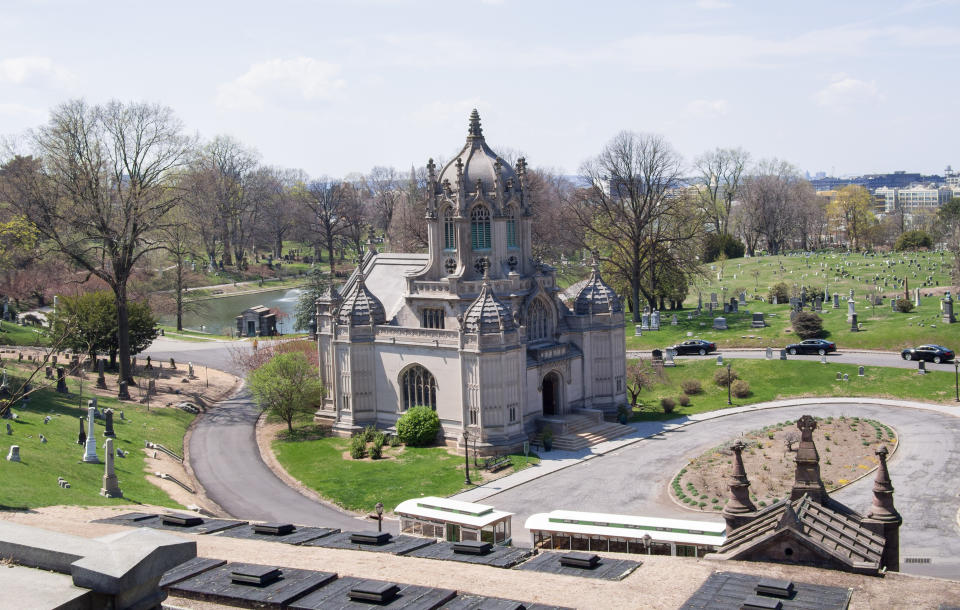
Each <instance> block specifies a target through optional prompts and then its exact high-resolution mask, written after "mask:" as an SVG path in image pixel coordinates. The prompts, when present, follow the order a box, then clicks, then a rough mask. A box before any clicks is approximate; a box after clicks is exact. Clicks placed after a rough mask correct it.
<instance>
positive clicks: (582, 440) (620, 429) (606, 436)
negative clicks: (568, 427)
mask: <svg viewBox="0 0 960 610" xmlns="http://www.w3.org/2000/svg"><path fill="white" fill-rule="evenodd" d="M632 431H633V428H631V427H630V426H624V425H621V424H617V423H613V422H601V423H599V424H598V423H597V422H596V421H592V422H591V425H590V426H588V427H585V428H580V429H579V430H577V431H576V432H573V433H568V434H558V435H555V436H554V437H553V448H554V449H558V450H561V451H577V450H580V449H586V448H587V447H591V446H593V445H596V444H597V443H602V442H603V441H609V440H612V439H615V438H619V437H621V436H624V435H627V434H629V433H630V432H632ZM534 444H536V445H538V446H540V447H542V446H543V434H542V433H539V434H537V436H536V438H535V439H534Z"/></svg>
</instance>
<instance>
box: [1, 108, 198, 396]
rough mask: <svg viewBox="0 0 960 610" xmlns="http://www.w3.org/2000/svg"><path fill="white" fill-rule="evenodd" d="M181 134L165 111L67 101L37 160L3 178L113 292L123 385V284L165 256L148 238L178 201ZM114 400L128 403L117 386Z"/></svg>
mask: <svg viewBox="0 0 960 610" xmlns="http://www.w3.org/2000/svg"><path fill="white" fill-rule="evenodd" d="M182 130H183V127H182V124H181V123H180V121H179V120H178V119H177V118H176V117H175V116H174V114H173V111H172V110H170V109H169V108H166V107H162V106H157V105H152V104H140V103H131V104H123V103H120V102H110V103H108V104H106V105H103V106H88V105H87V104H86V103H85V102H83V101H82V100H74V101H70V102H67V103H65V104H63V105H61V106H58V107H57V108H55V109H54V110H53V111H52V113H51V117H50V121H49V123H48V124H47V125H46V126H44V127H42V128H40V129H38V130H36V131H35V132H33V134H32V137H31V141H32V144H33V146H34V148H35V150H36V153H37V155H38V157H36V158H24V157H17V158H14V159H12V160H11V161H9V162H8V163H6V164H5V166H4V168H3V172H4V174H6V178H7V179H6V180H4V181H3V184H5V185H7V187H8V188H7V189H5V190H6V191H7V192H6V193H5V195H6V198H7V200H8V201H10V202H11V203H12V204H13V205H14V206H16V207H17V209H19V210H20V213H21V214H23V215H24V216H26V217H27V218H28V219H29V220H30V221H31V222H33V224H34V225H36V227H37V230H38V231H39V232H40V234H41V235H42V236H43V237H44V238H46V239H48V240H50V241H51V242H52V243H54V244H56V247H57V249H58V250H60V251H61V252H62V253H63V254H64V255H66V256H67V257H68V258H69V259H70V260H72V261H73V262H74V263H75V264H76V265H78V266H79V267H81V268H83V269H86V270H87V271H88V272H90V273H91V274H93V275H96V276H97V277H99V278H100V279H102V280H103V281H104V282H105V283H106V284H107V285H108V286H109V287H110V289H111V290H112V291H113V293H114V296H115V298H116V302H117V326H118V335H119V336H118V354H119V356H120V377H121V379H124V380H128V381H131V380H132V376H131V374H130V337H129V332H130V327H129V318H128V309H127V287H128V281H129V280H130V277H131V274H132V273H133V271H134V267H135V265H136V264H137V263H138V262H139V261H140V259H141V258H142V257H143V256H144V255H145V254H147V253H149V252H152V251H155V250H157V249H159V248H161V247H162V246H161V244H160V242H159V241H158V240H156V239H155V238H154V235H155V234H156V232H157V231H158V230H160V229H162V228H164V227H165V226H166V225H167V223H168V222H169V220H168V218H167V215H168V212H169V211H170V210H171V209H172V208H173V207H174V206H175V205H176V204H177V203H178V202H179V201H180V197H181V193H180V191H179V190H178V189H176V188H175V185H176V173H177V171H178V170H179V169H180V168H182V167H184V166H185V165H186V164H187V163H188V161H189V159H190V155H191V152H192V150H193V142H192V140H191V139H190V138H188V137H185V136H184V135H183V134H182ZM121 397H122V398H129V394H128V393H127V392H126V388H124V387H122V386H121Z"/></svg>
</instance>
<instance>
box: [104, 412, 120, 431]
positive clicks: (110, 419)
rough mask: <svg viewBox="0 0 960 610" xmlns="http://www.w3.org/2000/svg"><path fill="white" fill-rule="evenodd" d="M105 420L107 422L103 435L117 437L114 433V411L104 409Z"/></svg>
mask: <svg viewBox="0 0 960 610" xmlns="http://www.w3.org/2000/svg"><path fill="white" fill-rule="evenodd" d="M103 418H104V420H105V423H104V431H103V435H104V436H106V437H115V436H116V435H117V433H116V432H114V431H113V409H104V410H103Z"/></svg>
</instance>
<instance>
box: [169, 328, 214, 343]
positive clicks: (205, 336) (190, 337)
mask: <svg viewBox="0 0 960 610" xmlns="http://www.w3.org/2000/svg"><path fill="white" fill-rule="evenodd" d="M160 328H162V329H163V332H164V336H165V337H168V338H170V339H177V340H178V341H189V342H192V343H206V342H207V341H210V340H212V339H225V340H230V339H231V338H230V337H228V336H226V335H214V334H211V333H205V332H201V331H199V330H187V329H186V328H185V329H183V330H177V329H176V327H174V326H166V325H163V324H161V325H160Z"/></svg>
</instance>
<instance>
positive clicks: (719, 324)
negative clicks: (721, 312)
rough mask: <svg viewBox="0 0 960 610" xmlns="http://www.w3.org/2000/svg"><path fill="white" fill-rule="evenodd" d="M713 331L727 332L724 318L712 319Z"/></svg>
mask: <svg viewBox="0 0 960 610" xmlns="http://www.w3.org/2000/svg"><path fill="white" fill-rule="evenodd" d="M713 329H714V330H727V319H726V318H724V317H722V316H721V317H719V318H714V319H713Z"/></svg>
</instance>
